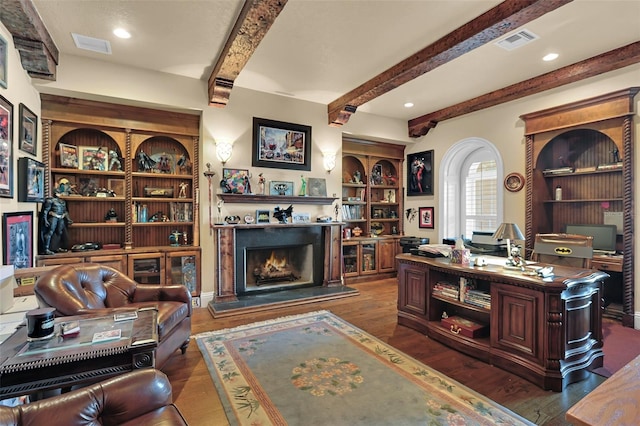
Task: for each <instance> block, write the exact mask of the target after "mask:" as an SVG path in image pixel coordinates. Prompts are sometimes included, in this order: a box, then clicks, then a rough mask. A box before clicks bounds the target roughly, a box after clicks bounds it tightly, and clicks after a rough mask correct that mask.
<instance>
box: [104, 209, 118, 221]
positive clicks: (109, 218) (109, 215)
mask: <svg viewBox="0 0 640 426" xmlns="http://www.w3.org/2000/svg"><path fill="white" fill-rule="evenodd" d="M104 220H105V222H117V221H118V214H117V213H116V211H115V209H114V208H113V207H111V208H110V209H109V211H108V212H107V214H106V215H104Z"/></svg>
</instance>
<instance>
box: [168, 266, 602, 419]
mask: <svg viewBox="0 0 640 426" xmlns="http://www.w3.org/2000/svg"><path fill="white" fill-rule="evenodd" d="M350 286H351V287H355V288H357V289H358V290H359V291H360V295H359V296H354V297H348V298H345V299H338V300H333V301H326V302H318V303H311V304H307V305H300V306H293V307H290V308H278V309H274V310H272V311H264V312H257V313H255V314H243V315H238V316H232V317H226V318H220V319H214V318H213V317H212V316H211V314H210V313H209V311H208V310H207V309H206V308H198V309H196V310H195V312H194V316H193V322H192V334H197V333H201V332H204V331H209V330H219V329H223V328H228V327H234V326H238V325H242V324H248V323H251V322H254V321H261V320H266V319H271V318H277V317H281V316H286V315H294V314H299V313H303V312H310V311H316V310H322V309H326V310H329V311H331V312H333V313H334V314H336V315H338V316H340V317H341V318H343V319H345V320H346V321H348V322H350V323H351V324H353V325H355V326H356V327H359V328H361V329H363V330H365V331H367V332H368V333H370V334H372V335H374V336H376V337H377V338H379V339H381V340H383V341H385V342H387V343H389V344H390V345H392V346H394V347H395V348H397V349H399V350H401V351H403V352H405V353H406V354H408V355H411V356H413V357H414V358H416V359H418V360H420V361H421V362H423V363H424V364H426V365H428V366H430V367H431V368H434V369H436V370H438V371H440V372H442V373H443V374H445V375H447V376H448V377H450V378H452V379H454V380H457V381H459V382H460V383H462V384H464V385H465V386H467V387H469V388H471V389H473V390H475V391H476V392H479V393H481V394H483V395H486V396H487V397H488V398H490V399H492V400H494V401H496V402H498V403H500V404H502V405H503V406H505V407H507V408H509V409H511V410H513V411H515V412H516V413H518V414H520V415H521V416H523V417H525V418H527V419H529V420H530V421H532V422H534V423H536V424H538V425H548V426H555V425H568V424H569V423H567V422H566V420H565V419H564V414H565V412H566V411H567V410H568V409H569V408H570V407H571V406H572V405H573V404H575V403H576V402H577V401H578V400H580V399H582V398H583V397H584V396H585V395H586V394H587V393H589V392H590V391H591V390H593V389H594V388H595V387H596V386H598V385H599V384H600V383H602V382H603V381H604V380H605V379H604V378H603V377H601V376H598V375H596V374H591V375H590V377H589V378H587V379H586V380H583V381H581V382H578V383H574V384H571V385H569V386H567V388H566V389H565V390H564V391H563V392H559V393H557V392H551V391H545V390H542V389H541V388H539V387H537V386H535V385H533V384H532V383H530V382H528V381H526V380H525V379H522V378H520V377H518V376H516V375H513V374H511V373H508V372H505V371H503V370H501V369H499V368H496V367H492V366H491V365H489V364H486V363H484V362H481V361H478V360H476V359H474V358H472V357H469V356H466V355H464V354H461V353H458V352H456V351H454V350H452V349H449V348H448V347H446V346H444V345H442V344H440V343H438V342H435V341H433V340H430V339H428V338H427V337H426V336H424V335H422V334H420V333H418V332H417V331H414V330H411V329H409V328H406V327H403V326H399V325H398V324H397V309H396V302H397V295H398V291H397V285H396V280H395V278H392V279H386V280H380V281H371V282H366V283H360V284H353V285H351V284H350ZM163 370H164V372H165V373H166V374H167V375H168V376H169V378H170V380H171V384H172V386H173V397H174V402H175V404H176V405H177V406H178V408H179V409H180V411H181V412H182V414H183V415H184V417H185V418H186V420H187V422H188V423H189V424H190V425H216V426H217V425H227V424H228V422H227V419H226V416H225V414H224V410H223V408H222V403H221V402H220V399H219V398H218V394H217V392H216V389H215V387H214V385H213V382H212V380H211V377H210V376H209V372H208V370H207V366H206V364H205V362H204V359H203V358H202V356H201V354H200V350H199V349H198V347H197V345H196V343H195V341H192V342H191V344H190V345H189V348H188V349H187V352H186V354H185V355H181V354H180V353H179V352H176V353H175V354H174V355H173V357H172V359H171V360H170V361H169V362H168V363H167V364H166V365H165V367H164V369H163Z"/></svg>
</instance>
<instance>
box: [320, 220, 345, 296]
mask: <svg viewBox="0 0 640 426" xmlns="http://www.w3.org/2000/svg"><path fill="white" fill-rule="evenodd" d="M324 253H325V254H324V258H325V262H324V278H323V280H322V285H323V286H325V287H335V286H339V285H342V225H341V224H338V223H335V224H331V225H329V226H325V227H324Z"/></svg>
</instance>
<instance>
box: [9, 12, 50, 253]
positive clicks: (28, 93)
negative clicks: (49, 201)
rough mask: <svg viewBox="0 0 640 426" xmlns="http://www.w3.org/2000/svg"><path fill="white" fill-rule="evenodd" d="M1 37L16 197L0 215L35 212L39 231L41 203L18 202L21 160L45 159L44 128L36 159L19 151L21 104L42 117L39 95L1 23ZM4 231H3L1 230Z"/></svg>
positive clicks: (39, 131)
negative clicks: (5, 55)
mask: <svg viewBox="0 0 640 426" xmlns="http://www.w3.org/2000/svg"><path fill="white" fill-rule="evenodd" d="M0 34H1V35H2V38H3V39H4V40H6V42H7V88H6V89H5V88H3V87H0V95H2V96H3V97H4V98H5V99H7V100H8V101H9V102H10V103H11V104H12V105H13V123H12V124H13V130H12V139H13V158H12V159H13V161H12V163H13V198H0V212H2V213H7V212H33V221H34V222H33V226H34V230H35V229H37V211H38V210H39V204H36V203H19V202H18V158H20V157H31V158H42V156H41V150H42V138H41V129H38V136H37V139H36V140H37V153H38V155H37V157H34V156H32V155H30V154H28V153H26V152H24V151H20V149H18V146H19V143H18V141H19V139H18V136H19V134H20V133H19V117H20V104H21V103H23V104H24V105H25V106H26V107H27V108H29V109H30V110H31V111H32V112H33V113H34V114H36V115H37V116H38V117H40V94H39V93H38V91H37V90H36V89H35V88H34V87H33V84H32V82H31V78H30V77H29V76H28V74H27V73H26V71H25V70H24V69H23V68H22V64H21V63H20V55H19V53H18V51H17V50H16V49H15V48H14V45H13V38H12V36H11V33H10V32H9V31H7V29H6V28H5V27H4V25H2V24H1V23H0ZM0 232H2V231H0ZM36 245H37V239H36V238H35V231H34V238H33V251H32V253H34V256H35V253H37V246H36Z"/></svg>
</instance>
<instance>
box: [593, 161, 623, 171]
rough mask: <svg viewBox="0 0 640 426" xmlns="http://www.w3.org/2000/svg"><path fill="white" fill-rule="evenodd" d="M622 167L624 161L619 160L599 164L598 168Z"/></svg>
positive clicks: (611, 168)
mask: <svg viewBox="0 0 640 426" xmlns="http://www.w3.org/2000/svg"><path fill="white" fill-rule="evenodd" d="M621 168H622V161H619V162H617V163H610V164H600V165H598V170H618V169H621Z"/></svg>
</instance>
